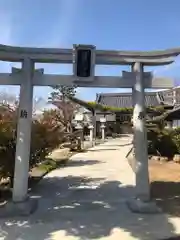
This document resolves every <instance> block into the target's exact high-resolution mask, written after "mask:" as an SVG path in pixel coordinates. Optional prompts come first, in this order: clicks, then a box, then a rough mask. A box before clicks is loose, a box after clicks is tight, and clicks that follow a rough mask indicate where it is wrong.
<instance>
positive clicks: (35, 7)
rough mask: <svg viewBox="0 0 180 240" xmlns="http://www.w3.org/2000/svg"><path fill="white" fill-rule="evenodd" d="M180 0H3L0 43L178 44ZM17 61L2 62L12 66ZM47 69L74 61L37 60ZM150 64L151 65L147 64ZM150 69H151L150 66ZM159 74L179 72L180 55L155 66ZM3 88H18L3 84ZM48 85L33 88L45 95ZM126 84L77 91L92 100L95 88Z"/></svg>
mask: <svg viewBox="0 0 180 240" xmlns="http://www.w3.org/2000/svg"><path fill="white" fill-rule="evenodd" d="M179 9H180V1H179V0H173V1H170V0H158V1H157V0H149V1H148V0H146V1H145V0H136V1H133V0H131V1H130V0H129V1H127V0H31V1H27V0H1V1H0V43H1V44H8V45H19V46H34V47H35V46H36V47H59V48H71V47H72V44H74V43H81V44H94V45H96V47H97V48H98V49H111V50H112V49H113V50H116V49H117V50H153V49H164V48H171V47H177V46H180V10H179ZM12 66H18V64H12V63H3V62H0V71H1V72H2V71H3V72H9V71H10V69H11V67H12ZM37 67H44V68H45V72H47V73H63V74H68V73H71V72H72V69H71V66H66V65H64V66H61V65H52V64H46V65H40V64H39V65H37ZM128 69H129V68H128V67H124V66H123V67H108V66H101V67H98V68H96V73H97V74H98V75H120V74H121V70H128ZM148 70H149V69H148ZM150 70H151V69H150ZM152 70H153V71H154V73H155V74H156V75H159V76H163V75H164V76H171V77H173V78H179V76H180V58H177V60H176V62H175V63H174V64H173V65H170V66H165V67H158V68H156V69H152ZM1 91H7V92H9V91H11V92H12V91H14V92H15V93H16V92H17V89H16V88H14V87H13V88H12V87H6V86H3V87H1ZM50 91H51V89H50V88H42V87H41V88H40V87H37V88H35V91H34V92H35V93H34V94H35V96H42V97H46V96H47V95H48V93H49V92H50ZM101 91H104V92H110V91H111V92H112V91H113V92H115V91H126V90H123V89H111V90H110V89H80V90H78V96H79V97H82V98H84V99H89V100H92V99H94V98H95V95H96V92H101Z"/></svg>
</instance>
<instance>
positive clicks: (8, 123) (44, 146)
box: [0, 106, 63, 179]
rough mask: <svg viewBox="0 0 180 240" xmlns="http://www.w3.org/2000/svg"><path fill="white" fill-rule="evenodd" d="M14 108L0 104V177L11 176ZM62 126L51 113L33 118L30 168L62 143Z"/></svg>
mask: <svg viewBox="0 0 180 240" xmlns="http://www.w3.org/2000/svg"><path fill="white" fill-rule="evenodd" d="M16 119H17V114H16V110H13V109H10V108H9V107H8V106H0V179H1V178H2V177H10V178H11V179H12V178H13V174H14V165H15V150H16V125H17V124H16ZM62 135H63V134H62V126H61V125H58V124H57V122H56V121H54V120H53V118H52V116H51V114H47V113H46V114H44V115H43V116H42V118H41V119H39V120H33V122H32V136H31V139H32V141H31V152H30V166H29V167H30V168H32V167H34V166H35V165H36V164H37V163H40V162H41V161H43V160H44V159H45V157H46V156H47V155H48V154H49V153H50V152H51V151H52V150H53V149H55V148H56V147H57V146H59V144H61V143H62V139H63V138H62Z"/></svg>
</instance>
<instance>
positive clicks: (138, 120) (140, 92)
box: [128, 62, 159, 213]
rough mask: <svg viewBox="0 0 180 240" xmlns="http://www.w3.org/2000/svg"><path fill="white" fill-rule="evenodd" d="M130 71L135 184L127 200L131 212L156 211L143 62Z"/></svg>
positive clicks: (134, 65) (135, 64)
mask: <svg viewBox="0 0 180 240" xmlns="http://www.w3.org/2000/svg"><path fill="white" fill-rule="evenodd" d="M132 71H133V76H134V78H135V84H134V87H133V101H134V103H133V105H134V111H133V128H134V153H135V162H136V164H135V166H136V167H135V169H134V170H135V181H136V186H135V198H134V199H131V200H130V201H128V206H129V208H130V209H131V210H132V211H133V212H137V213H157V212H159V209H158V207H157V206H156V204H155V203H154V202H152V201H151V199H150V184H149V171H148V151H147V131H146V125H145V116H146V112H145V96H144V82H143V76H144V72H143V64H142V63H140V62H137V63H134V64H133V66H132Z"/></svg>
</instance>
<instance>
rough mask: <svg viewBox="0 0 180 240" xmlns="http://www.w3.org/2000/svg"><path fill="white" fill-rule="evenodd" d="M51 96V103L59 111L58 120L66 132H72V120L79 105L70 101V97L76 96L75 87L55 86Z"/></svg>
mask: <svg viewBox="0 0 180 240" xmlns="http://www.w3.org/2000/svg"><path fill="white" fill-rule="evenodd" d="M52 88H53V91H52V92H51V94H50V97H49V102H50V103H52V104H54V105H55V106H56V107H57V108H58V111H56V114H57V113H58V115H59V116H58V119H59V122H60V123H61V124H63V125H64V127H65V131H66V132H72V120H73V117H74V113H75V110H77V108H78V105H77V104H76V103H74V102H73V101H71V100H70V98H69V97H74V96H75V95H76V87H74V86H72V87H71V86H70V87H69V86H55V87H52Z"/></svg>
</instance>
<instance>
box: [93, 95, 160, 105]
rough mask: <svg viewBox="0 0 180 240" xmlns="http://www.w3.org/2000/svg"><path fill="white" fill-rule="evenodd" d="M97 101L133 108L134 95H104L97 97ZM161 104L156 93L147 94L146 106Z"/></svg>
mask: <svg viewBox="0 0 180 240" xmlns="http://www.w3.org/2000/svg"><path fill="white" fill-rule="evenodd" d="M96 101H97V102H98V103H100V104H103V105H108V106H113V107H119V108H125V107H127V108H128V107H132V93H102V94H98V95H97V99H96ZM160 104H161V100H160V99H159V97H158V95H157V93H156V92H148V93H147V92H146V93H145V105H146V106H158V105H160Z"/></svg>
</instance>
